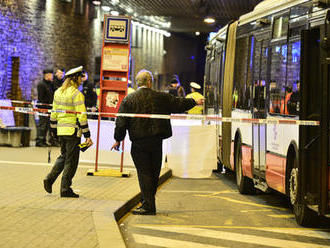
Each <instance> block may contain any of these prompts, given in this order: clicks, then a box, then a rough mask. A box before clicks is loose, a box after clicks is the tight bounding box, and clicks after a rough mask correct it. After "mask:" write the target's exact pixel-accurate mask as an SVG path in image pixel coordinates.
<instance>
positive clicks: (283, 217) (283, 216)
mask: <svg viewBox="0 0 330 248" xmlns="http://www.w3.org/2000/svg"><path fill="white" fill-rule="evenodd" d="M267 216H269V217H272V218H279V219H292V218H294V215H293V214H267Z"/></svg>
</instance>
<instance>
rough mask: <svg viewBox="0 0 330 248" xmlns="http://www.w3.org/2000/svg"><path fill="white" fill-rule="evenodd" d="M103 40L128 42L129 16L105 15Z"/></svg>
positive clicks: (129, 32)
mask: <svg viewBox="0 0 330 248" xmlns="http://www.w3.org/2000/svg"><path fill="white" fill-rule="evenodd" d="M104 21H105V32H104V42H117V43H118V42H125V43H128V42H129V38H130V37H129V36H130V34H131V31H130V27H131V19H130V18H129V17H119V16H105V17H104Z"/></svg>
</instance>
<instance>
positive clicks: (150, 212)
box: [132, 208, 156, 215]
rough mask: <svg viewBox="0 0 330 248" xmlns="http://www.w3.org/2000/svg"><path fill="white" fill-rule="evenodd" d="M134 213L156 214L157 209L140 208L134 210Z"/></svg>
mask: <svg viewBox="0 0 330 248" xmlns="http://www.w3.org/2000/svg"><path fill="white" fill-rule="evenodd" d="M132 214H134V215H156V211H151V210H147V209H145V208H140V209H136V210H133V211H132Z"/></svg>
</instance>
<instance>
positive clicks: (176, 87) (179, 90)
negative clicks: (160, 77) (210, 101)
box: [168, 75, 186, 97]
mask: <svg viewBox="0 0 330 248" xmlns="http://www.w3.org/2000/svg"><path fill="white" fill-rule="evenodd" d="M170 85H171V87H170V89H169V92H168V93H170V94H171V95H173V96H179V97H186V92H185V90H184V88H183V87H182V85H181V83H180V80H179V77H178V75H174V76H173V78H172V79H171V81H170Z"/></svg>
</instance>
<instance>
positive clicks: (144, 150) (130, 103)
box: [111, 70, 204, 215]
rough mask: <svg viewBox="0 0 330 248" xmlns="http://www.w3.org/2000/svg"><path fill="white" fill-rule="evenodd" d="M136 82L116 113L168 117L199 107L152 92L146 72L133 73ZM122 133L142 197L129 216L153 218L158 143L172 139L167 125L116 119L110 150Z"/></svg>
mask: <svg viewBox="0 0 330 248" xmlns="http://www.w3.org/2000/svg"><path fill="white" fill-rule="evenodd" d="M136 82H137V84H138V87H139V88H138V89H137V90H136V91H135V92H133V93H131V94H129V95H127V96H126V97H125V98H124V99H123V101H122V103H121V105H120V107H119V113H136V114H163V115H169V114H171V113H182V112H184V111H187V110H189V109H191V108H193V107H194V106H196V105H197V104H198V105H201V104H203V101H204V100H203V99H199V100H197V101H195V100H194V99H192V98H189V99H188V98H180V97H175V96H172V95H170V94H168V93H163V92H157V91H154V90H152V89H151V87H152V83H153V76H152V73H151V72H149V71H146V70H142V71H140V72H139V73H138V74H137V76H136ZM126 130H128V134H129V138H130V140H131V141H132V147H131V155H132V158H133V161H134V164H135V167H136V170H137V174H138V180H139V184H140V189H141V194H142V206H141V207H140V208H138V209H137V210H134V211H133V214H139V215H155V214H156V205H155V194H156V191H157V186H158V178H159V173H160V169H161V166H162V142H163V139H166V138H169V137H171V136H172V128H171V122H170V120H169V119H151V118H129V117H118V118H117V119H116V127H115V133H114V138H115V140H116V142H115V143H114V145H113V146H112V147H111V150H112V149H116V150H118V149H119V145H120V142H121V141H122V140H124V138H125V135H126Z"/></svg>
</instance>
